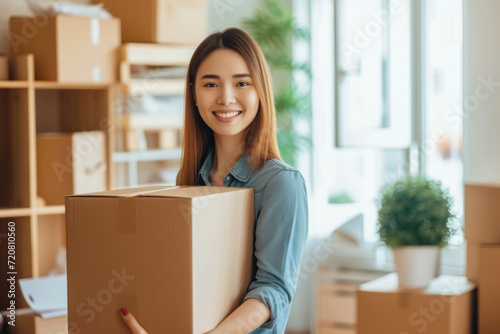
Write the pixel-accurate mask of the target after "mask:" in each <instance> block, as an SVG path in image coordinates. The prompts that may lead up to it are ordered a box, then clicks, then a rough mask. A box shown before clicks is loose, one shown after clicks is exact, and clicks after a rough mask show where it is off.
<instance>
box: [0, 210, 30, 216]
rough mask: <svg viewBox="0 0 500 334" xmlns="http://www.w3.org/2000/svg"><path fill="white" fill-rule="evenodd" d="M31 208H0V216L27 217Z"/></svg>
mask: <svg viewBox="0 0 500 334" xmlns="http://www.w3.org/2000/svg"><path fill="white" fill-rule="evenodd" d="M31 211H32V210H31V208H0V218H11V217H12V218H13V217H28V216H30V215H31Z"/></svg>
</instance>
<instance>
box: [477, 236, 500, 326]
mask: <svg viewBox="0 0 500 334" xmlns="http://www.w3.org/2000/svg"><path fill="white" fill-rule="evenodd" d="M499 264H500V244H490V245H481V249H480V261H479V296H478V297H479V298H478V313H479V333H481V334H496V333H500V321H499V315H498V310H499V309H500V284H499V282H500V265H499Z"/></svg>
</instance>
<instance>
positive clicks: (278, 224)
mask: <svg viewBox="0 0 500 334" xmlns="http://www.w3.org/2000/svg"><path fill="white" fill-rule="evenodd" d="M212 159H213V152H212V153H210V154H209V155H208V156H207V158H206V159H205V161H204V162H203V164H202V166H201V168H200V171H199V174H198V184H199V185H211V183H210V169H211V167H212ZM224 186H225V187H241V188H253V189H254V193H255V203H254V204H255V227H254V228H255V245H254V255H255V261H256V265H257V268H256V269H257V270H256V275H255V277H254V278H253V280H252V282H251V283H250V285H249V286H248V290H247V294H246V295H245V297H244V298H243V301H245V300H247V299H249V298H255V299H258V300H260V301H262V302H263V303H264V304H266V305H267V307H268V308H269V310H270V311H271V317H270V318H269V320H268V321H267V322H265V323H264V324H262V325H261V326H260V327H259V328H257V329H255V330H253V331H252V332H251V333H253V334H267V333H269V334H271V333H273V334H283V333H284V332H285V327H286V323H287V321H288V317H289V315H290V305H291V303H292V299H293V295H294V294H295V288H296V287H297V278H298V275H299V270H300V264H301V261H302V253H303V250H304V244H305V242H306V238H307V232H308V206H307V191H306V186H305V182H304V178H303V177H302V175H301V174H300V172H299V171H298V170H296V169H294V168H292V167H290V166H288V165H287V164H285V163H284V162H282V161H280V160H277V159H270V160H268V161H267V162H266V164H265V165H264V167H263V168H262V169H260V170H258V171H254V170H252V168H251V166H250V164H249V162H248V160H247V155H246V154H245V153H244V154H243V155H242V156H241V157H240V159H239V160H238V161H237V162H236V164H235V165H234V167H233V169H232V170H231V171H230V172H229V173H228V174H227V175H226V177H225V178H224ZM243 301H242V302H243ZM243 321H245V320H243ZM251 321H252V319H249V320H248V322H251Z"/></svg>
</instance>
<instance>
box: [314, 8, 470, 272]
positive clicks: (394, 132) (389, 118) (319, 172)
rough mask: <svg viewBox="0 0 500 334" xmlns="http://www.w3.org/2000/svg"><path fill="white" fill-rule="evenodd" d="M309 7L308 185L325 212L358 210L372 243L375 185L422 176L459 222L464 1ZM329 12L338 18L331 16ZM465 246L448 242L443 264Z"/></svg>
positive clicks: (459, 259) (457, 262)
mask: <svg viewBox="0 0 500 334" xmlns="http://www.w3.org/2000/svg"><path fill="white" fill-rule="evenodd" d="M312 3H313V9H312V15H313V17H314V18H315V19H314V20H312V32H313V34H312V36H313V41H312V48H313V50H312V54H313V74H314V82H313V87H314V88H313V92H314V93H313V110H314V113H313V129H314V131H313V133H314V139H313V141H314V149H315V152H316V153H315V154H314V159H315V161H318V162H321V163H320V164H319V166H315V167H314V170H313V173H314V174H313V175H314V179H315V181H314V183H313V184H314V196H315V199H316V200H317V201H322V203H328V204H325V205H324V210H323V211H322V212H323V214H325V213H329V212H332V211H335V214H336V215H339V216H341V215H342V213H340V211H342V210H343V208H346V210H352V207H353V206H354V207H357V210H358V211H360V212H362V213H363V216H364V227H365V231H364V235H365V240H366V241H369V242H370V241H376V240H377V239H378V238H377V235H376V233H375V228H376V219H377V217H376V215H377V208H376V199H377V198H378V194H379V189H380V187H381V186H382V185H383V184H384V183H386V182H387V181H389V180H390V179H392V178H395V177H397V176H401V175H405V174H407V173H422V174H424V175H427V176H428V177H430V178H432V179H437V180H439V181H441V182H442V184H443V185H444V186H445V187H446V188H448V189H449V191H450V193H451V195H452V196H453V197H454V201H455V207H454V210H455V212H456V213H457V215H458V217H459V218H460V219H458V221H457V224H458V225H459V224H460V223H461V218H462V215H463V204H462V202H463V193H462V191H463V190H462V187H463V176H462V153H461V150H462V144H461V140H462V122H461V118H460V115H461V108H462V106H461V103H460V101H461V90H462V88H461V87H462V65H461V64H462V59H461V55H462V34H461V32H462V2H461V1H460V0H422V1H418V2H414V1H410V0H333V2H331V1H326V0H325V1H319V2H318V3H316V4H315V2H312ZM329 3H332V4H329ZM328 11H331V13H334V12H335V14H331V17H328V15H327V14H325V13H328ZM328 20H330V22H335V24H334V26H329V24H330V23H325V22H328ZM377 24H378V25H379V26H378V28H377V27H376V25H377ZM328 28H330V29H332V31H334V33H332V43H331V44H328V43H325V42H324V40H325V37H326V36H329V35H328V34H325V31H326V30H327V29H328ZM315 36H316V37H315ZM362 42H364V44H363V43H362ZM329 48H331V49H332V50H335V51H334V52H333V53H331V51H330V49H329ZM332 59H334V61H332ZM329 70H331V72H329ZM330 73H333V74H334V75H333V76H330ZM330 89H331V90H330ZM328 90H330V92H331V91H333V92H335V94H334V97H333V98H329V96H328ZM331 110H336V113H335V114H336V117H331V116H330V115H329V113H331ZM329 121H331V123H329ZM332 124H335V126H334V127H333V128H334V136H332V135H330V133H331V132H332V130H331V129H332ZM394 128H395V129H394ZM401 129H403V131H398V130H401ZM332 143H335V145H333V144H332ZM316 165H318V163H316ZM332 207H334V208H335V209H334V210H332V209H331V208H332ZM329 219H331V218H329ZM462 244H463V236H462V235H457V236H456V237H455V238H454V239H453V240H452V245H451V246H450V247H449V248H448V249H447V250H446V251H445V253H444V254H445V255H444V257H443V263H444V265H445V266H456V267H460V266H462V267H463V263H464V259H463V249H462V248H461V246H462ZM462 269H463V268H461V269H457V270H455V271H448V272H454V273H460V272H461V270H462Z"/></svg>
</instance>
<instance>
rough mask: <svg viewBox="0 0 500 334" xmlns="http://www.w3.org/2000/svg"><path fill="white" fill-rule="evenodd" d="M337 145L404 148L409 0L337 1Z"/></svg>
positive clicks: (407, 130)
mask: <svg viewBox="0 0 500 334" xmlns="http://www.w3.org/2000/svg"><path fill="white" fill-rule="evenodd" d="M335 4H336V6H335V9H334V11H335V22H336V27H335V28H336V35H335V36H336V39H335V42H336V43H335V44H336V61H335V65H336V76H335V77H336V87H337V89H336V94H335V95H336V101H337V102H336V111H337V112H336V115H337V122H336V133H337V138H336V144H337V145H338V146H340V147H352V146H364V147H366V146H375V147H381V148H389V147H391V148H395V147H397V148H407V147H408V146H409V145H410V140H411V123H410V115H411V103H410V92H411V87H410V73H411V65H410V64H411V59H410V46H411V43H410V41H411V29H410V28H411V21H410V0H336V1H335Z"/></svg>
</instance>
